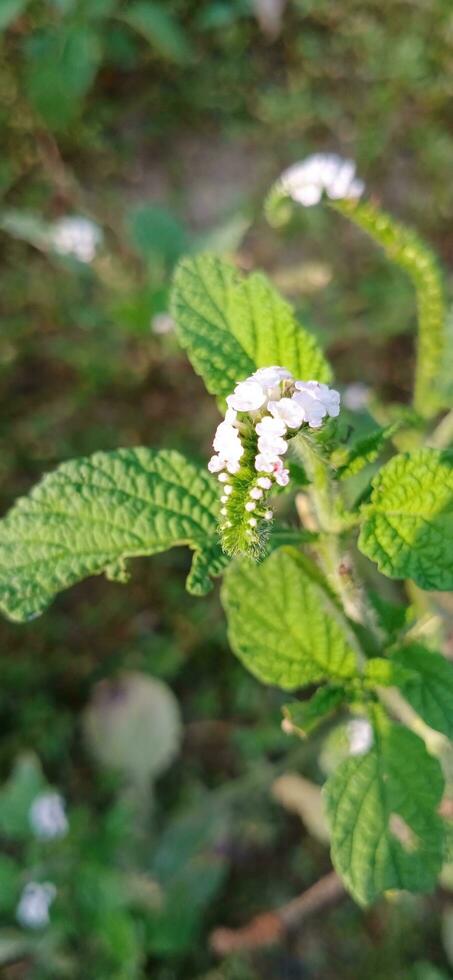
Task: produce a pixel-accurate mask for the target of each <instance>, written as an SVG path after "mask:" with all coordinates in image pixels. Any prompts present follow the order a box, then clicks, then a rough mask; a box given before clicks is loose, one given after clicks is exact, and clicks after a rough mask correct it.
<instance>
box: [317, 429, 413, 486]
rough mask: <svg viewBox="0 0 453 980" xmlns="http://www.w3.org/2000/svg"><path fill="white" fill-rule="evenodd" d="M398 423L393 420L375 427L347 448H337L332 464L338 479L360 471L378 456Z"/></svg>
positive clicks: (343, 478) (344, 478)
mask: <svg viewBox="0 0 453 980" xmlns="http://www.w3.org/2000/svg"><path fill="white" fill-rule="evenodd" d="M398 428H399V423H397V422H394V423H392V425H387V426H385V427H384V428H380V429H375V430H374V431H373V432H370V433H369V435H367V436H364V437H363V439H358V440H357V442H356V443H354V445H352V446H350V447H349V448H348V449H346V448H345V449H339V450H336V452H335V453H334V454H333V457H332V460H331V462H332V464H333V466H336V467H337V472H336V475H337V477H338V479H339V480H346V479H347V478H348V477H350V476H355V475H356V473H360V471H361V470H363V468H364V467H365V466H368V464H369V463H373V462H374V460H375V459H377V458H378V456H379V454H380V453H381V451H382V449H383V448H384V446H385V444H386V442H388V440H389V439H391V438H392V436H393V435H394V434H395V432H396V431H397V429H398Z"/></svg>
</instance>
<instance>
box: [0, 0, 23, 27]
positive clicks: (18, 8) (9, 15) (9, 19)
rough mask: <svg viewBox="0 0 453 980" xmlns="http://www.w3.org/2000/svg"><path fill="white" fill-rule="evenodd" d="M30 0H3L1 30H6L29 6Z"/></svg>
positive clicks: (0, 16)
mask: <svg viewBox="0 0 453 980" xmlns="http://www.w3.org/2000/svg"><path fill="white" fill-rule="evenodd" d="M28 2H29V0H2V4H1V6H0V31H4V30H6V28H7V27H9V25H10V24H12V23H13V21H14V20H16V18H17V17H19V16H20V14H22V13H23V12H24V10H25V8H26V7H27V6H28Z"/></svg>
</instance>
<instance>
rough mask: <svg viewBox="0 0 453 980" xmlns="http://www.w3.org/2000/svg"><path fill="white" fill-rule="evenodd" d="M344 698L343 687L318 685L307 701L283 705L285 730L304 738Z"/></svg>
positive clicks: (331, 712)
mask: <svg viewBox="0 0 453 980" xmlns="http://www.w3.org/2000/svg"><path fill="white" fill-rule="evenodd" d="M344 700H345V690H344V688H343V687H331V686H330V685H326V687H320V688H319V689H318V690H317V691H315V693H314V694H313V696H312V697H311V698H308V700H307V701H294V702H293V704H285V705H284V706H283V709H282V710H283V715H284V718H285V722H286V725H285V731H286V732H288V733H289V734H291V733H292V732H294V733H295V734H297V735H300V736H301V738H306V737H307V735H309V734H310V733H311V732H313V731H314V730H315V728H317V727H318V725H320V724H321V722H323V721H325V719H326V718H328V717H329V716H330V715H331V714H333V712H334V711H335V709H336V708H338V707H339V706H340V704H342V703H343V701H344Z"/></svg>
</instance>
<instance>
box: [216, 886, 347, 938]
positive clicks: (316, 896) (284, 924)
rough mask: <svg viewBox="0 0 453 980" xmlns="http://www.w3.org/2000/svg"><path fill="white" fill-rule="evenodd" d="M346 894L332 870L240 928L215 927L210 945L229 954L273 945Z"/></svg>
mask: <svg viewBox="0 0 453 980" xmlns="http://www.w3.org/2000/svg"><path fill="white" fill-rule="evenodd" d="M345 895H346V892H345V889H344V885H343V883H342V882H341V880H340V878H339V877H338V875H337V874H336V872H335V871H331V872H330V874H328V875H325V876H324V878H320V880H319V881H317V882H316V883H315V884H314V885H312V886H311V888H308V889H307V891H305V892H303V893H302V895H299V896H298V897H297V898H293V899H292V900H291V901H290V902H288V903H287V904H286V905H282V907H281V908H279V909H275V910H274V911H273V912H263V913H262V914H261V915H257V916H256V917H255V918H254V919H251V921H250V922H248V923H247V925H245V926H242V927H241V928H240V929H227V928H222V927H220V928H218V929H214V931H213V932H212V933H211V936H210V945H211V948H212V949H213V950H214V952H215V953H217V955H218V956H228V955H229V954H230V953H238V952H241V951H243V950H252V949H260V948H262V947H263V946H272V945H273V944H274V943H276V942H278V941H279V940H281V939H282V938H283V937H284V936H285V934H286V933H287V932H289V931H290V930H293V929H296V928H299V927H300V926H301V925H302V924H303V923H304V922H305V920H306V919H307V918H308V917H309V916H310V915H314V913H315V912H319V911H320V909H322V908H324V907H325V906H326V905H330V904H332V903H334V902H337V901H339V900H340V899H342V898H344V897H345Z"/></svg>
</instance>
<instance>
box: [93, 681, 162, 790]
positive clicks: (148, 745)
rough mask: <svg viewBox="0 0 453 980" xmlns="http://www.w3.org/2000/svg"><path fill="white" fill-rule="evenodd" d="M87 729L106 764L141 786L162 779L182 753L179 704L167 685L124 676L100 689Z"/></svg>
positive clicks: (99, 758) (95, 695)
mask: <svg viewBox="0 0 453 980" xmlns="http://www.w3.org/2000/svg"><path fill="white" fill-rule="evenodd" d="M84 729H85V735H86V737H87V739H88V742H89V745H90V749H91V751H92V753H93V755H94V756H95V757H96V759H97V760H98V762H100V763H101V765H104V766H108V767H111V768H114V769H119V770H120V771H121V772H122V773H123V774H124V775H125V776H126V777H130V778H131V779H132V780H136V781H138V782H143V781H146V780H148V779H156V778H157V776H159V775H160V773H161V772H163V771H164V770H165V769H167V768H168V766H169V765H170V764H171V763H172V761H173V759H174V757H175V755H176V754H177V752H178V749H179V744H180V740H181V717H180V711H179V706H178V702H177V700H176V698H175V696H174V694H173V692H172V691H171V689H170V688H169V687H168V685H167V684H165V683H164V682H163V681H158V680H155V679H153V678H151V677H148V676H146V675H145V674H138V673H137V674H124V675H123V676H121V677H119V678H118V679H117V680H111V681H107V680H105V681H101V682H100V683H99V684H98V685H97V687H96V688H95V690H94V695H93V698H92V701H91V704H90V705H89V706H88V707H87V709H86V710H85V714H84Z"/></svg>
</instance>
